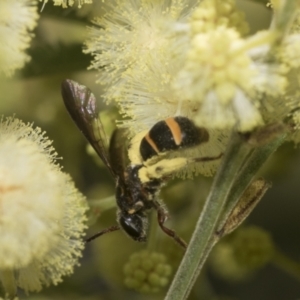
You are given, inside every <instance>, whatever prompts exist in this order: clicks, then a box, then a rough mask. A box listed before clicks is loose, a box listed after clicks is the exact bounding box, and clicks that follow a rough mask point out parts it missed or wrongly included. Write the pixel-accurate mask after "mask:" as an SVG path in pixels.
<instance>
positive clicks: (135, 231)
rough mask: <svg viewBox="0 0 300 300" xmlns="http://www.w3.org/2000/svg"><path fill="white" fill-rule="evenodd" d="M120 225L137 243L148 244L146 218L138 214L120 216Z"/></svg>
mask: <svg viewBox="0 0 300 300" xmlns="http://www.w3.org/2000/svg"><path fill="white" fill-rule="evenodd" d="M119 223H120V226H121V227H122V228H123V230H124V231H125V232H126V233H127V234H128V235H129V236H130V237H131V238H132V239H134V240H135V241H138V242H146V233H145V222H144V218H143V217H142V216H140V215H137V214H131V215H130V214H120V215H119Z"/></svg>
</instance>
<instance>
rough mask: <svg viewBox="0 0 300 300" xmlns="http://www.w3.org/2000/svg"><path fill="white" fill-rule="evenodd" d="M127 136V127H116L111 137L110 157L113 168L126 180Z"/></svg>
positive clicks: (121, 178) (120, 177) (122, 179)
mask: <svg viewBox="0 0 300 300" xmlns="http://www.w3.org/2000/svg"><path fill="white" fill-rule="evenodd" d="M127 136H128V132H127V130H126V129H116V130H115V131H114V132H113V134H112V136H111V139H110V144H109V157H110V163H111V165H112V168H113V170H114V171H115V172H116V174H117V175H118V176H119V179H120V180H121V181H123V182H125V172H124V171H125V169H126V166H127V165H128V157H127V152H126V149H127V147H126V146H127V145H126V141H127Z"/></svg>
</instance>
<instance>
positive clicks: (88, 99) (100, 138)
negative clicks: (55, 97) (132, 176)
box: [61, 79, 117, 177]
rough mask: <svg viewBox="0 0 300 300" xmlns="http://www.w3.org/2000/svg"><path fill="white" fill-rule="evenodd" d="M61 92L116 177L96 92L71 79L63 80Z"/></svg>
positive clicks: (74, 117) (81, 128) (85, 134)
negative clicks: (100, 116) (108, 151)
mask: <svg viewBox="0 0 300 300" xmlns="http://www.w3.org/2000/svg"><path fill="white" fill-rule="evenodd" d="M61 94H62V97H63V100H64V103H65V106H66V108H67V110H68V112H69V114H70V115H71V117H72V119H73V120H74V122H75V123H76V125H77V127H78V128H79V130H80V131H81V132H82V133H83V134H84V136H85V137H86V138H87V140H88V141H89V143H90V144H91V145H92V146H93V148H94V149H95V151H96V152H97V154H98V155H99V157H100V158H101V159H102V161H103V162H104V164H105V165H106V166H107V168H108V169H109V170H110V172H111V173H112V175H113V176H114V177H116V176H117V174H116V172H115V170H114V169H113V168H112V166H111V163H110V160H109V156H108V153H107V150H106V149H107V138H106V135H105V132H104V129H103V126H102V123H101V121H100V119H99V111H98V109H97V104H96V98H95V96H94V94H93V93H92V92H91V90H90V89H89V88H87V87H86V86H84V85H81V84H79V83H77V82H75V81H73V80H70V79H66V80H64V81H63V82H62V85H61Z"/></svg>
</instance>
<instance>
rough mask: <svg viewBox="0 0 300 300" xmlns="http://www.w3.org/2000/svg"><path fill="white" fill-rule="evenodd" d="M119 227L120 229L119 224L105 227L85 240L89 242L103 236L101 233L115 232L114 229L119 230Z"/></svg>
mask: <svg viewBox="0 0 300 300" xmlns="http://www.w3.org/2000/svg"><path fill="white" fill-rule="evenodd" d="M119 229H120V226H119V225H113V226H110V227H108V228H106V229H103V230H101V231H99V232H98V233H96V234H94V235H92V236H90V237H89V238H87V239H86V240H85V242H86V243H89V242H90V241H92V240H94V239H96V238H97V237H99V236H101V235H103V234H105V233H109V232H113V231H116V230H119Z"/></svg>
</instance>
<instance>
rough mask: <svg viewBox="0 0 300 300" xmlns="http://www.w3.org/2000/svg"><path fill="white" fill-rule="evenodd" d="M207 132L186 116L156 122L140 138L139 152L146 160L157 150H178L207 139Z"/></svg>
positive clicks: (155, 153)
mask: <svg viewBox="0 0 300 300" xmlns="http://www.w3.org/2000/svg"><path fill="white" fill-rule="evenodd" d="M208 139H209V134H208V132H207V130H206V129H205V128H203V127H197V126H196V125H195V124H194V123H193V122H192V121H191V120H190V119H188V118H186V117H174V118H168V119H166V120H163V121H160V122H158V123H156V124H155V125H154V126H153V127H152V128H151V129H150V130H149V132H148V133H147V134H146V136H145V137H144V138H143V139H142V141H141V144H140V154H141V156H142V158H143V160H147V159H149V158H151V157H153V156H155V155H157V154H158V153H159V152H166V151H171V150H178V149H181V148H188V147H193V146H196V145H199V144H201V143H204V142H206V141H208Z"/></svg>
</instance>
